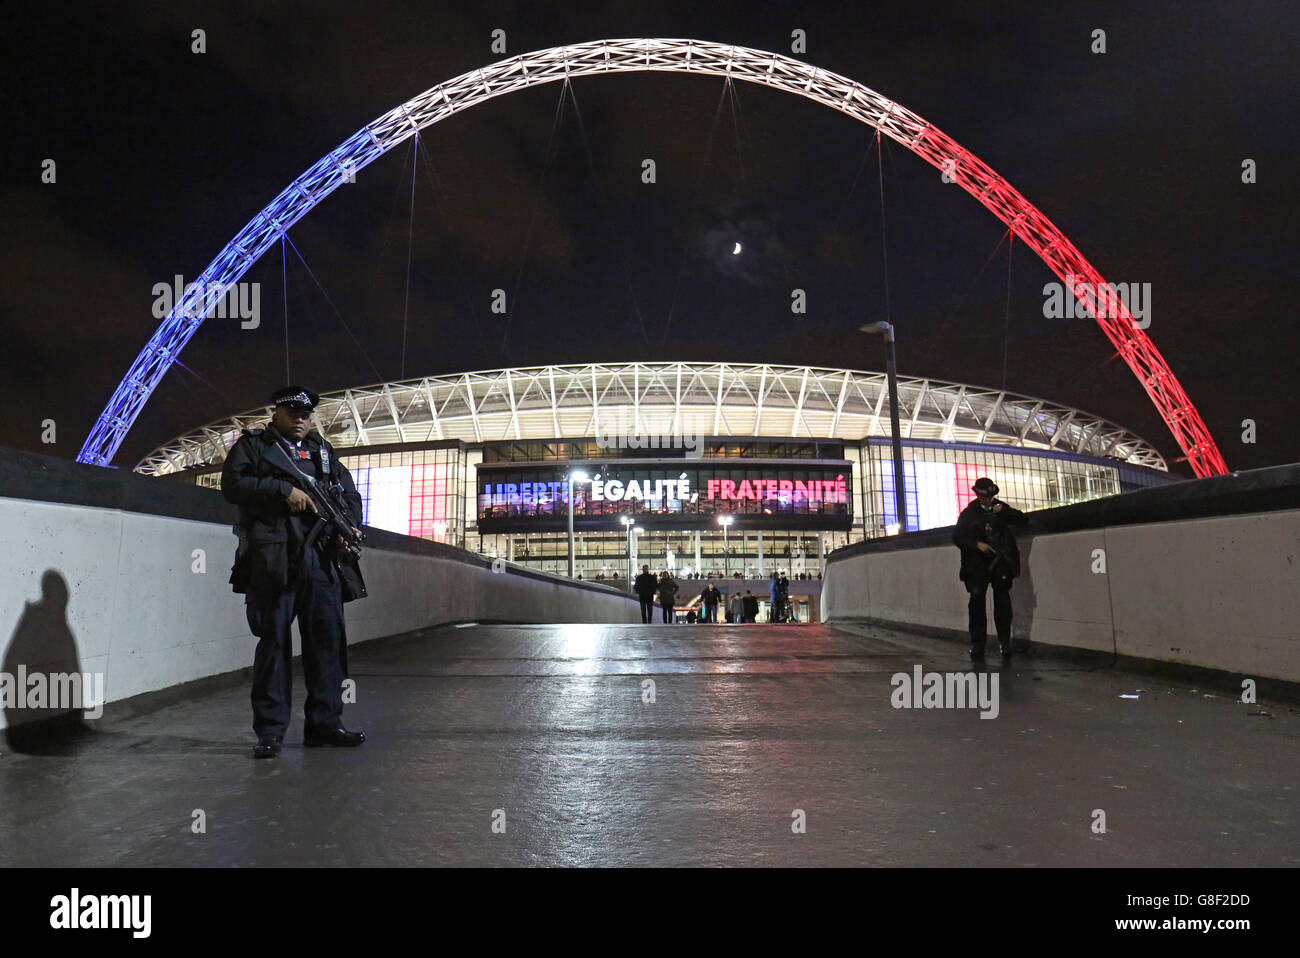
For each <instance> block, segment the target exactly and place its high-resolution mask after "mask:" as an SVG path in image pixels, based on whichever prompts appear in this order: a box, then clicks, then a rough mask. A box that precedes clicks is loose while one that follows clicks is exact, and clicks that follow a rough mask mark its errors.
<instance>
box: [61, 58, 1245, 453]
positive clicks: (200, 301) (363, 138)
mask: <svg viewBox="0 0 1300 958" xmlns="http://www.w3.org/2000/svg"><path fill="white" fill-rule="evenodd" d="M646 71H662V72H670V73H696V74H700V75H703V76H714V77H725V78H728V79H732V80H743V81H745V82H747V83H756V84H759V85H762V86H767V87H771V88H773V89H776V90H782V91H784V92H786V93H793V94H795V95H796V96H801V97H804V98H806V99H809V100H812V101H813V102H815V103H820V104H822V105H823V106H827V107H830V108H831V109H833V110H838V111H840V112H841V113H845V114H847V115H849V116H851V117H853V118H854V119H857V120H860V121H861V122H863V123H866V124H868V125H869V126H872V127H874V128H876V129H877V130H878V131H879V132H880V133H881V134H882V135H884V136H888V137H889V138H890V139H891V140H894V141H895V142H896V143H900V144H902V145H903V146H905V147H907V148H908V149H909V150H911V151H912V152H913V153H915V154H916V155H917V156H919V157H921V158H922V159H924V160H925V161H926V162H927V163H930V164H931V165H932V166H934V167H935V168H937V169H939V170H941V171H943V172H944V174H945V176H946V179H948V180H950V181H952V182H955V183H957V184H959V185H960V186H961V188H962V189H964V190H965V191H966V192H967V193H969V194H971V195H972V196H973V197H975V198H976V199H977V200H978V201H979V202H980V203H982V204H983V205H984V206H985V207H987V208H988V209H989V210H990V211H991V212H992V213H993V215H995V216H996V217H997V218H998V219H1000V220H1001V221H1002V222H1003V223H1004V224H1006V226H1007V227H1008V228H1009V229H1010V230H1011V231H1012V233H1013V234H1014V235H1015V236H1017V237H1019V238H1020V240H1021V241H1022V242H1024V243H1025V244H1026V245H1028V246H1029V247H1030V248H1031V249H1033V250H1034V252H1035V253H1037V254H1038V256H1039V257H1040V258H1041V259H1042V260H1043V262H1045V263H1046V264H1047V266H1048V268H1049V269H1051V271H1052V272H1053V273H1055V274H1056V276H1057V277H1058V278H1059V279H1060V280H1061V281H1062V282H1063V283H1065V284H1066V286H1065V288H1066V289H1068V290H1070V291H1071V292H1072V293H1073V294H1074V295H1075V297H1076V299H1077V300H1078V303H1079V306H1078V308H1080V309H1082V310H1083V311H1084V313H1085V314H1086V315H1088V316H1092V317H1094V318H1095V319H1096V320H1097V324H1098V325H1099V326H1100V327H1101V329H1102V332H1103V333H1105V335H1106V337H1107V338H1108V339H1109V340H1110V341H1111V343H1112V344H1113V345H1114V346H1115V348H1116V349H1117V350H1118V351H1119V354H1120V355H1121V356H1122V357H1123V358H1124V361H1125V362H1126V363H1127V364H1128V366H1129V369H1131V370H1132V371H1133V374H1134V375H1135V376H1137V378H1138V381H1139V382H1141V383H1142V387H1143V388H1144V389H1145V390H1146V392H1147V395H1148V396H1149V397H1150V398H1151V401H1152V403H1153V404H1154V405H1155V407H1156V409H1157V410H1159V412H1160V415H1161V417H1162V418H1163V419H1164V421H1165V422H1166V424H1168V426H1169V429H1170V431H1172V432H1173V434H1174V438H1175V439H1176V440H1177V442H1178V445H1179V446H1180V447H1181V448H1182V450H1183V452H1184V453H1185V454H1186V456H1187V461H1188V462H1189V463H1190V465H1191V467H1192V470H1193V471H1194V472H1195V474H1196V475H1197V476H1198V477H1204V476H1211V475H1221V474H1223V473H1225V472H1227V466H1226V464H1225V462H1224V459H1223V456H1222V454H1221V453H1220V452H1219V449H1218V447H1217V446H1216V445H1215V442H1214V439H1213V438H1212V437H1211V435H1210V432H1209V430H1208V429H1207V428H1206V426H1205V423H1204V422H1203V421H1202V419H1201V416H1200V414H1199V413H1198V412H1197V411H1196V408H1195V407H1194V406H1193V405H1192V402H1191V400H1190V399H1188V397H1187V394H1186V393H1185V392H1184V391H1183V388H1182V386H1181V385H1180V384H1179V382H1178V379H1177V378H1176V377H1175V376H1174V374H1173V371H1172V370H1171V369H1170V368H1169V364H1168V363H1167V362H1166V361H1165V359H1164V357H1163V356H1161V355H1160V352H1159V351H1158V350H1157V349H1156V347H1155V344H1154V343H1152V342H1151V340H1150V338H1149V337H1148V336H1147V335H1146V333H1145V332H1144V331H1143V329H1141V328H1139V327H1138V326H1137V325H1136V324H1135V322H1134V319H1133V316H1132V315H1131V314H1130V313H1129V310H1128V308H1127V306H1126V305H1125V304H1124V303H1123V302H1122V301H1120V300H1119V298H1118V297H1114V296H1113V295H1108V290H1109V289H1111V288H1112V287H1108V286H1107V284H1106V281H1105V280H1104V279H1103V278H1102V277H1101V274H1100V273H1098V272H1097V270H1096V269H1094V268H1093V266H1092V265H1091V264H1090V263H1089V262H1088V261H1087V260H1086V259H1085V258H1084V257H1083V254H1081V253H1080V252H1079V251H1078V250H1077V249H1076V248H1075V246H1074V244H1072V243H1071V242H1070V241H1069V240H1068V239H1067V238H1066V237H1065V235H1064V234H1063V233H1062V232H1061V231H1060V230H1059V229H1057V228H1056V226H1055V225H1053V223H1052V222H1051V221H1050V220H1049V219H1048V218H1047V217H1046V216H1044V215H1043V214H1042V213H1040V212H1039V211H1038V210H1037V209H1036V208H1035V207H1034V206H1033V205H1032V204H1031V203H1030V202H1029V201H1028V200H1026V199H1025V198H1024V197H1023V196H1021V195H1020V193H1019V192H1017V191H1016V190H1015V188H1013V187H1012V186H1011V184H1010V183H1008V182H1007V181H1006V180H1005V179H1003V178H1002V177H1001V176H999V175H998V174H997V173H995V172H994V171H993V170H992V169H991V168H990V167H989V166H987V165H986V164H985V163H984V162H982V161H981V160H980V159H979V158H978V157H976V156H975V155H974V154H973V153H971V152H970V151H969V150H967V149H965V148H964V147H962V146H961V145H960V144H959V143H957V142H956V141H955V140H953V139H952V138H951V137H949V136H948V135H946V134H945V133H943V132H942V131H941V130H939V129H938V128H937V127H935V126H934V125H933V124H931V123H929V122H928V121H927V120H925V119H923V118H921V117H920V116H918V115H917V114H915V113H913V112H912V111H911V110H909V109H907V108H906V107H903V106H901V105H899V104H897V103H895V102H893V101H892V100H890V99H888V98H887V97H884V96H881V95H880V94H879V93H876V92H875V91H874V90H871V89H869V88H867V87H865V86H863V85H862V84H860V83H857V82H855V81H853V80H850V79H848V78H847V77H843V76H840V75H839V74H836V73H832V72H830V71H828V70H823V69H820V68H818V67H815V66H811V65H809V64H807V63H803V62H801V61H799V60H794V59H792V58H790V57H786V56H782V55H781V54H777V53H768V52H765V51H762V50H754V49H750V48H747V47H737V46H730V45H727V44H721V43H710V42H707V41H703V40H672V39H631V40H595V41H591V42H588V43H575V44H571V45H568V46H559V47H551V48H549V49H546V50H538V51H534V52H532V53H524V54H521V55H519V56H516V57H511V58H509V59H507V60H502V61H501V62H499V63H495V64H492V65H491V66H486V67H482V68H481V69H478V70H472V71H470V72H469V73H464V74H462V75H460V76H458V77H456V78H454V79H451V80H447V81H446V82H445V83H440V84H438V85H437V86H435V87H431V88H430V89H428V90H425V91H424V92H423V93H421V94H420V95H418V96H416V97H413V98H412V99H410V100H408V101H407V102H405V103H403V104H400V105H399V106H396V107H394V108H393V109H391V110H389V111H388V112H387V113H385V114H383V115H382V116H380V117H379V118H378V119H376V120H374V121H373V122H372V123H369V124H367V125H366V126H364V127H362V128H361V129H360V130H358V131H357V132H356V133H354V134H353V135H352V136H350V137H348V139H346V140H344V141H343V143H341V144H340V145H339V146H338V147H337V148H336V149H334V150H332V151H331V152H329V153H328V154H326V155H325V156H323V157H321V159H320V160H318V161H317V162H316V163H314V164H313V165H312V166H311V167H310V168H308V169H307V171H306V172H304V173H303V174H302V175H301V176H299V177H298V178H297V179H295V180H294V181H293V182H292V183H290V184H289V185H288V186H287V187H285V189H284V190H283V191H281V193H280V194H279V195H278V196H277V197H276V198H275V199H274V200H272V201H271V202H270V203H269V204H268V205H267V206H266V208H265V209H263V210H262V211H261V212H260V213H258V214H257V215H256V216H254V217H253V219H252V220H250V221H249V222H248V224H247V225H245V226H244V228H243V229H241V230H240V231H239V233H238V234H237V235H236V236H235V238H234V239H232V240H231V241H230V243H228V244H227V245H226V247H225V248H224V249H223V250H222V251H221V252H220V253H218V254H217V256H216V258H215V259H213V260H212V262H211V263H209V264H208V266H207V268H206V269H205V270H204V271H203V273H202V274H201V275H200V276H199V278H198V280H196V281H195V282H194V283H193V284H191V286H189V287H187V289H186V290H185V293H184V295H183V296H182V297H181V298H180V301H179V302H177V303H175V304H174V305H173V307H172V309H171V311H170V312H169V313H168V314H167V316H166V317H165V318H164V319H163V321H162V323H161V325H160V326H159V327H158V330H157V331H156V332H155V333H154V335H153V337H152V338H151V339H150V340H149V342H148V343H147V344H146V345H145V347H144V349H142V350H141V351H140V354H139V355H138V356H137V357H136V359H135V362H134V363H132V365H131V368H130V370H129V371H128V372H127V374H126V376H125V377H123V379H122V381H121V382H120V383H119V384H118V386H117V389H116V390H115V391H114V393H113V396H112V398H111V399H110V400H109V402H108V405H107V406H105V408H104V411H103V412H102V413H101V414H100V416H99V419H98V420H97V421H96V423H95V426H94V428H93V429H92V430H91V433H90V435H89V437H88V438H87V439H86V442H85V445H84V446H83V447H82V449H81V452H80V453H79V454H78V456H77V460H78V461H79V462H85V463H91V464H93V465H100V466H103V465H108V463H109V462H110V461H111V460H112V458H113V456H114V455H115V454H116V452H117V450H118V447H119V446H120V445H121V444H122V440H123V439H124V438H125V436H126V433H127V432H128V431H129V430H130V428H131V426H132V424H133V423H134V422H135V420H136V418H137V417H138V416H139V414H140V411H141V409H143V407H144V404H145V403H146V402H147V401H148V399H149V396H150V395H151V394H152V393H153V391H154V389H155V388H156V387H157V385H158V383H159V382H160V381H161V379H162V377H163V376H164V375H165V374H166V373H167V370H168V369H169V368H170V367H171V364H172V362H173V361H174V360H175V359H176V357H177V356H178V355H179V354H180V352H181V350H182V349H184V348H185V344H186V343H187V342H189V340H190V337H191V336H193V335H194V332H195V330H197V329H198V327H199V325H200V324H202V322H203V317H204V316H206V315H207V314H208V312H209V311H211V310H212V309H214V308H215V307H216V306H217V304H218V303H219V302H220V301H221V299H222V298H223V297H224V296H225V295H226V293H227V292H228V291H229V290H230V289H231V287H233V286H234V284H235V283H237V282H238V281H239V279H240V277H242V276H243V275H244V273H245V272H247V271H248V269H249V268H250V267H251V266H252V265H253V264H254V263H255V262H257V260H258V258H260V257H261V256H262V254H263V253H265V252H266V251H267V250H268V249H270V247H271V246H272V245H274V244H275V243H276V242H277V241H278V240H279V239H280V237H281V236H282V235H283V234H284V233H285V232H286V231H287V230H289V228H290V227H292V226H293V225H294V224H295V223H297V222H298V220H300V219H301V218H302V217H303V216H305V215H306V214H307V213H308V211H310V210H311V208H312V207H314V206H315V205H316V204H317V203H320V202H321V201H322V200H324V199H325V197H327V196H329V194H330V193H332V192H333V191H334V190H335V189H337V188H338V187H339V186H340V185H341V184H343V183H344V182H346V181H347V180H348V179H350V178H351V177H353V176H354V175H355V174H356V172H357V171H359V170H361V169H362V168H363V167H365V166H367V165H369V164H370V163H372V162H374V161H375V160H376V159H378V158H379V157H380V156H382V155H383V154H384V153H386V152H388V151H389V150H391V149H392V148H393V147H395V146H398V145H399V144H401V143H403V142H404V141H405V140H406V139H407V138H409V137H411V136H413V135H414V134H416V133H417V132H418V131H420V130H423V129H424V128H425V127H428V126H432V125H433V124H434V123H437V122H438V121H439V120H443V119H446V118H447V117H449V116H452V115H453V114H456V113H459V112H461V111H462V110H467V109H469V108H470V107H472V106H475V105H477V104H479V103H482V102H484V101H486V100H490V99H492V98H493V97H498V96H503V95H504V94H507V93H513V92H515V91H516V90H522V89H525V88H527V87H531V86H539V85H541V84H543V83H551V82H554V81H556V80H567V79H570V78H574V77H582V76H597V75H600V74H606V73H633V72H646Z"/></svg>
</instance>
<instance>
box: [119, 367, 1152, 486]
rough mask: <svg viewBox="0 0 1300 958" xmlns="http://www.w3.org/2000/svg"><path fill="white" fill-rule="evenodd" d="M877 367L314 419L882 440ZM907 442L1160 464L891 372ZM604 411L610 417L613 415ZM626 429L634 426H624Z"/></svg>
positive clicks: (163, 455)
mask: <svg viewBox="0 0 1300 958" xmlns="http://www.w3.org/2000/svg"><path fill="white" fill-rule="evenodd" d="M888 395H889V394H888V389H887V383H886V379H885V374H884V373H879V372H864V371H860V370H852V369H825V368H817V367H811V366H773V365H749V364H741V363H681V362H665V363H589V364H583V365H575V366H533V367H527V368H519V369H492V370H485V371H479V372H467V373H457V374H454V375H445V376H427V377H423V378H420V379H410V380H405V381H402V382H390V383H380V384H378V385H373V386H362V387H358V388H354V389H345V390H342V391H341V392H333V393H326V394H322V396H321V401H320V404H319V405H318V406H317V407H316V426H317V428H318V429H319V430H320V431H321V432H322V433H323V434H324V435H325V436H326V437H327V438H328V439H329V440H330V442H332V443H333V444H334V445H335V446H336V447H338V448H339V449H344V448H348V447H368V446H378V445H387V444H392V443H425V442H436V441H440V440H448V439H459V440H463V441H464V442H467V443H481V442H492V441H499V440H518V439H579V438H593V437H596V436H598V435H609V434H611V433H612V432H614V431H616V430H618V429H620V428H624V429H626V428H628V427H631V431H637V432H641V433H644V434H653V435H665V434H678V435H700V436H736V437H740V436H762V437H781V438H785V437H791V438H798V437H809V438H819V439H832V438H834V439H844V440H848V441H860V440H862V439H864V438H865V437H868V436H888V435H889V399H888ZM898 403H899V417H900V422H901V428H902V433H903V437H904V438H905V439H908V438H911V439H936V440H941V441H949V442H975V443H987V444H989V445H995V446H1012V447H1019V448H1023V449H1043V450H1055V451H1059V452H1070V453H1075V454H1078V455H1083V456H1091V457H1095V458H1099V459H1101V458H1112V459H1119V460H1123V461H1125V462H1129V463H1132V464H1134V465H1139V466H1147V467H1149V468H1154V469H1159V470H1161V471H1166V470H1167V468H1168V467H1167V466H1166V464H1165V461H1164V458H1163V457H1162V456H1161V455H1160V454H1159V453H1158V452H1156V450H1155V449H1154V448H1153V447H1152V446H1151V444H1150V443H1148V442H1146V441H1145V440H1143V439H1141V438H1140V437H1138V436H1135V435H1134V434H1133V433H1131V432H1129V431H1128V430H1126V429H1124V428H1122V427H1121V426H1117V425H1116V424H1114V423H1112V422H1108V421H1107V420H1105V419H1102V418H1100V417H1098V416H1094V415H1091V414H1089V413H1086V412H1082V411H1080V410H1078V409H1071V408H1069V407H1068V406H1061V405H1058V404H1056V403H1052V402H1048V401H1047V400H1045V399H1035V398H1033V397H1030V396H1022V395H1018V394H1016V393H1010V392H1005V391H1003V390H998V389H990V388H987V387H983V386H971V385H964V384H962V383H953V382H945V381H943V380H937V379H911V378H907V377H903V376H900V377H899V378H898ZM270 414H271V407H270V406H263V407H259V408H257V409H252V410H248V411H247V412H243V413H240V414H238V415H236V416H232V417H231V418H229V419H224V420H221V421H219V422H214V423H209V424H208V425H205V426H203V427H201V428H199V429H196V430H194V431H193V432H191V433H188V434H187V435H184V436H180V437H179V438H177V439H174V440H172V441H171V442H168V443H166V444H165V445H162V446H160V447H158V448H157V449H155V450H154V451H153V452H151V453H150V454H149V455H147V456H146V457H145V458H144V459H142V460H141V461H140V463H139V464H137V465H136V467H135V471H136V472H140V473H145V474H148V475H167V474H170V473H175V472H180V471H184V470H188V469H195V468H205V467H210V466H213V465H216V464H219V463H221V462H223V461H224V460H225V457H226V451H227V449H229V448H230V447H231V446H232V445H233V444H234V442H235V440H236V439H238V438H239V432H240V430H241V429H244V428H248V427H252V426H261V425H264V424H265V422H266V420H267V419H268V418H269V417H270ZM611 420H612V421H611ZM632 424H636V425H635V426H632Z"/></svg>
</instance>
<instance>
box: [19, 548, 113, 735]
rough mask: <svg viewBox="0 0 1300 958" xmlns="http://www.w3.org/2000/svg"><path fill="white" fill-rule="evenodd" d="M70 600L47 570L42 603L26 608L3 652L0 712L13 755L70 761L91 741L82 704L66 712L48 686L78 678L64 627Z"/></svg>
mask: <svg viewBox="0 0 1300 958" xmlns="http://www.w3.org/2000/svg"><path fill="white" fill-rule="evenodd" d="M68 598H69V591H68V583H67V580H65V579H64V578H63V576H62V575H61V574H60V573H59V572H57V571H56V570H54V569H47V570H45V574H44V575H42V576H41V598H40V600H39V601H36V602H27V603H26V604H25V605H24V608H23V614H22V616H21V617H20V618H19V620H18V625H17V627H16V628H15V629H14V634H13V636H12V637H11V638H10V640H9V645H8V646H7V647H6V649H5V654H4V661H3V665H2V666H0V672H3V676H2V677H0V682H3V683H4V684H3V686H0V692H2V694H0V708H2V709H3V713H4V718H5V742H6V744H7V745H8V746H9V748H10V749H12V750H13V751H15V752H20V753H24V754H32V755H68V754H73V753H75V752H77V751H79V750H80V749H79V746H80V745H81V744H82V743H84V742H85V741H86V740H87V739H89V738H91V737H93V734H94V733H93V732H92V731H91V730H90V727H89V726H88V725H86V722H85V719H84V712H83V709H82V708H81V707H80V706H81V705H84V704H85V703H86V699H85V698H81V699H80V701H79V702H75V703H73V704H74V705H75V706H76V707H69V703H68V702H67V701H66V699H65V700H62V701H61V700H60V699H62V698H63V696H61V695H59V694H56V687H55V685H56V683H54V682H51V677H53V676H70V675H73V674H77V675H80V674H81V663H80V659H79V657H78V655H77V640H76V638H75V637H74V636H73V634H72V629H71V628H70V627H69V625H68ZM42 684H43V685H44V689H43V690H41V689H40V686H41V685H42ZM63 691H66V687H65V688H64V690H63ZM88 693H89V690H86V692H85V693H83V694H88Z"/></svg>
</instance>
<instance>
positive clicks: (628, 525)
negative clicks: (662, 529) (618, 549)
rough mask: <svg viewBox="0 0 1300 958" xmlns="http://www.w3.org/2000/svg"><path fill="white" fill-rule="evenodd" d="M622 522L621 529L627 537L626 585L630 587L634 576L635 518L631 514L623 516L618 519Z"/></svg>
mask: <svg viewBox="0 0 1300 958" xmlns="http://www.w3.org/2000/svg"><path fill="white" fill-rule="evenodd" d="M618 521H619V522H621V523H623V531H624V533H626V536H625V538H626V539H627V587H628V588H629V589H630V588H632V580H633V579H634V578H635V576H634V575H633V574H632V527H633V526H634V525H636V520H635V519H633V518H632V517H631V516H624V517H623V518H621V519H619V520H618Z"/></svg>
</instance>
